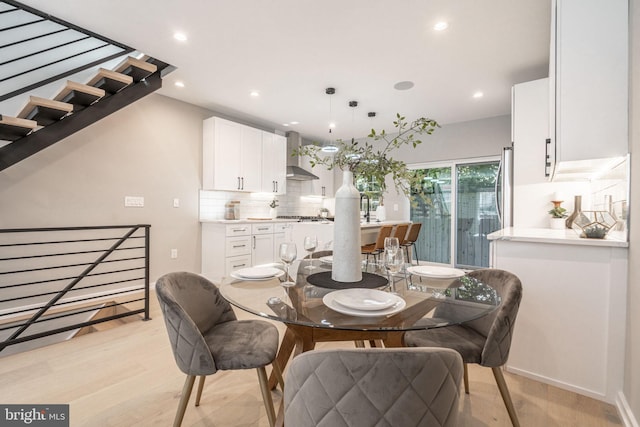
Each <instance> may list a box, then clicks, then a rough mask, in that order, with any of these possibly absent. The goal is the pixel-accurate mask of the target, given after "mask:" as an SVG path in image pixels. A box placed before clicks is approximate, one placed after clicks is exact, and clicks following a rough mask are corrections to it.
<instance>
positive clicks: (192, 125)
mask: <svg viewBox="0 0 640 427" xmlns="http://www.w3.org/2000/svg"><path fill="white" fill-rule="evenodd" d="M208 116H211V113H210V112H207V111H206V110H203V109H200V108H198V107H195V106H193V105H189V104H186V103H183V102H179V101H176V100H173V99H171V98H167V97H163V96H160V95H156V94H152V95H149V96H148V97H146V98H144V99H142V100H141V101H139V102H137V103H134V104H132V105H130V106H128V107H126V108H124V109H122V110H120V111H118V112H116V113H114V114H112V115H111V116H109V117H107V118H105V119H104V120H101V121H100V122H97V123H95V124H93V125H91V126H89V127H88V128H86V129H83V130H82V131H80V132H78V133H76V134H74V135H72V136H70V137H68V138H66V139H64V140H63V141H60V142H58V143H57V144H55V145H53V146H51V147H49V148H47V149H45V150H43V151H41V152H39V153H38V154H36V155H34V156H31V157H29V158H27V159H26V160H24V161H22V162H20V163H18V164H15V165H13V166H11V167H9V168H7V169H5V170H4V171H2V172H0V200H2V202H0V228H32V227H58V226H82V225H112V224H120V225H122V224H151V278H150V279H151V280H155V279H157V278H158V277H159V276H160V275H162V274H164V273H166V272H169V271H175V270H189V271H195V272H198V271H200V224H199V221H198V190H199V188H200V187H201V185H200V170H201V164H202V162H201V145H202V144H201V140H202V119H203V118H205V117H208ZM125 196H144V198H145V206H144V207H143V208H125V207H124V197H125ZM174 198H179V199H180V207H179V208H174V207H173V199H174ZM172 248H176V249H178V258H177V259H170V250H171V249H172Z"/></svg>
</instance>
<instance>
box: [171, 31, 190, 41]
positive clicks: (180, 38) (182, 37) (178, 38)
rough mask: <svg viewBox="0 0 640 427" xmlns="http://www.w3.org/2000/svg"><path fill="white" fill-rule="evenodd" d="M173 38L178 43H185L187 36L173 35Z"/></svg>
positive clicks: (183, 34) (181, 34)
mask: <svg viewBox="0 0 640 427" xmlns="http://www.w3.org/2000/svg"><path fill="white" fill-rule="evenodd" d="M173 38H174V39H176V40H178V41H179V42H186V41H187V35H186V34H185V33H173Z"/></svg>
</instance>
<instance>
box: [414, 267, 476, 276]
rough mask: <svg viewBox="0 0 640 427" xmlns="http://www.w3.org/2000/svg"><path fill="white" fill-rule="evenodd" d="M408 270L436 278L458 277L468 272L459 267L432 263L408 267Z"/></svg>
mask: <svg viewBox="0 0 640 427" xmlns="http://www.w3.org/2000/svg"><path fill="white" fill-rule="evenodd" d="M407 272H409V273H411V274H415V275H418V276H423V277H431V278H434V279H457V278H458V277H462V276H464V275H465V274H466V273H465V272H464V270H460V269H459V268H451V267H437V266H431V265H414V266H411V267H409V268H407Z"/></svg>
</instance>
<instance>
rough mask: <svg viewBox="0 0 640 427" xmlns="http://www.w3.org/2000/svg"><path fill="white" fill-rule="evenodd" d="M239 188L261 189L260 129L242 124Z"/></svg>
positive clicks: (246, 189) (248, 189)
mask: <svg viewBox="0 0 640 427" xmlns="http://www.w3.org/2000/svg"><path fill="white" fill-rule="evenodd" d="M241 147H242V148H241V152H240V163H241V166H242V167H241V170H242V174H241V188H240V189H241V190H242V191H261V190H262V131H261V130H259V129H255V128H252V127H249V126H242V146H241Z"/></svg>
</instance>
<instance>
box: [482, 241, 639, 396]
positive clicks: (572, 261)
mask: <svg viewBox="0 0 640 427" xmlns="http://www.w3.org/2000/svg"><path fill="white" fill-rule="evenodd" d="M513 230H514V231H513V232H511V233H507V234H508V235H506V236H504V237H497V240H493V241H492V242H491V251H492V267H494V268H499V269H503V270H507V271H510V272H512V273H514V274H515V275H516V276H518V277H519V278H520V280H521V281H522V287H523V292H522V301H521V303H520V309H519V311H518V317H517V319H516V323H515V330H514V334H513V340H512V343H511V352H510V354H509V360H508V361H507V364H506V368H507V370H508V371H510V372H514V373H517V374H520V375H523V376H526V377H529V378H533V379H535V380H538V381H541V382H544V383H548V384H552V385H555V386H557V387H561V388H564V389H567V390H571V391H574V392H576V393H580V394H583V395H586V396H590V397H593V398H596V399H599V400H603V401H607V402H609V403H613V402H614V401H615V399H616V397H617V396H618V393H619V392H620V391H621V390H622V383H623V374H624V372H623V371H624V342H625V322H626V286H627V285H626V284H627V256H628V254H627V249H626V248H625V247H620V245H624V243H621V242H607V241H602V240H597V239H594V241H593V245H591V244H590V243H591V242H588V241H586V240H587V239H579V238H577V236H576V235H575V233H574V232H573V231H572V230H567V231H562V230H543V229H542V230H540V229H538V230H536V229H531V230H525V231H518V230H516V229H513ZM503 232H504V230H503ZM499 233H502V232H496V233H495V234H499ZM554 233H556V234H558V233H567V234H572V233H573V234H574V235H573V236H572V237H573V239H565V240H563V239H559V238H555V237H553V236H552V235H553V234H554ZM547 234H548V235H549V236H551V237H552V238H538V237H536V235H540V236H544V235H547ZM489 238H490V239H492V238H494V236H489ZM596 240H597V241H596ZM607 243H610V246H606V244H607Z"/></svg>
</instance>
